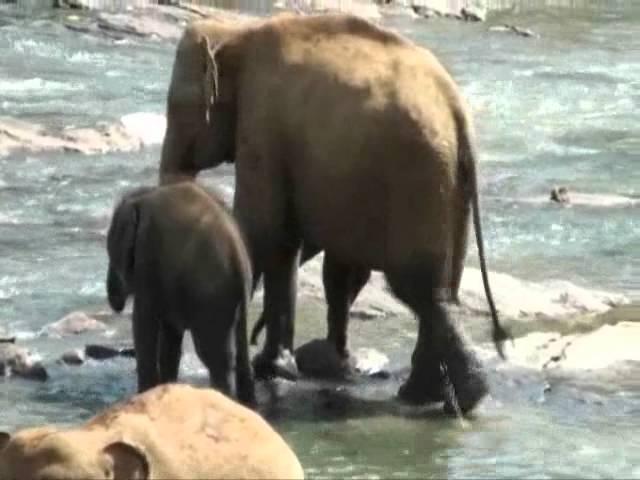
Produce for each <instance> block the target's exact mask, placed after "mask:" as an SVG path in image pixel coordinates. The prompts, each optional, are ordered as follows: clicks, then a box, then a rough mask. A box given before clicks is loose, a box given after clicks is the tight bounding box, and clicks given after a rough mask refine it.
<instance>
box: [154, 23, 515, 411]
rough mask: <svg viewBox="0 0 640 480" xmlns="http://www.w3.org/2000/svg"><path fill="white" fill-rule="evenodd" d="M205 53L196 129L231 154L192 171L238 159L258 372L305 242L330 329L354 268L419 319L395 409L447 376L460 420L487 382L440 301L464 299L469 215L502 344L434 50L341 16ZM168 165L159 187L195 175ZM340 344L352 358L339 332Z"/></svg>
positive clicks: (462, 110) (450, 98)
mask: <svg viewBox="0 0 640 480" xmlns="http://www.w3.org/2000/svg"><path fill="white" fill-rule="evenodd" d="M205 46H206V45H205ZM203 56H205V57H206V56H208V57H209V58H210V61H209V64H208V66H207V68H206V69H205V73H204V80H203V81H204V86H203V88H207V86H208V88H210V89H211V90H212V94H211V95H205V99H206V100H209V99H210V100H211V103H210V104H209V105H208V106H207V105H205V108H203V110H205V111H208V115H207V116H206V118H205V120H206V121H207V122H208V124H209V125H210V131H211V133H210V134H211V136H212V138H213V139H215V140H216V141H218V142H221V144H220V145H218V146H217V147H216V151H217V152H231V154H229V155H226V154H225V155H221V156H218V157H214V156H211V157H209V158H207V159H205V160H208V163H207V164H204V165H203V164H198V165H197V167H198V168H205V167H209V166H215V165H217V164H219V163H221V162H223V161H228V160H229V159H232V160H233V161H235V164H236V189H235V196H234V213H235V214H236V218H237V219H238V221H239V223H240V225H241V226H242V228H243V231H244V233H245V235H246V238H247V241H248V246H249V251H250V252H251V258H252V262H253V269H254V272H256V278H257V276H258V275H259V274H260V273H263V274H264V291H265V294H264V305H265V307H264V308H265V317H266V325H267V337H266V342H265V345H264V348H263V351H262V352H261V353H260V355H259V356H258V357H257V358H256V359H255V361H254V365H255V367H256V373H257V374H258V375H260V376H268V375H271V374H273V372H274V371H277V364H278V361H279V359H280V358H282V357H283V356H285V353H286V351H287V350H291V349H292V346H293V324H294V313H295V298H296V283H297V282H296V281H297V266H298V265H297V259H298V256H299V251H300V248H301V245H302V243H303V242H304V243H308V244H309V245H314V246H316V247H318V248H319V249H322V250H324V251H325V266H324V278H325V287H326V286H327V278H329V279H330V282H328V283H329V286H330V288H326V290H327V291H326V293H327V302H328V306H329V310H330V311H333V312H334V315H335V321H333V323H334V324H335V325H338V328H337V330H339V331H344V329H342V328H340V326H341V325H346V322H347V318H348V309H349V306H350V292H349V288H348V287H349V285H350V284H351V282H350V281H351V279H352V278H354V277H356V276H358V273H361V272H362V271H370V270H380V271H383V272H384V274H385V277H386V279H387V281H388V283H389V286H390V288H391V290H392V291H393V293H394V294H395V295H396V296H397V297H398V298H399V299H400V300H401V301H402V302H404V303H405V304H407V305H408V306H409V307H410V308H411V309H412V310H413V311H414V312H415V314H416V316H417V317H418V326H419V328H418V339H417V343H416V348H415V350H414V352H413V355H412V369H411V374H410V376H409V378H408V379H407V381H406V382H405V383H404V384H403V386H402V387H401V389H400V391H399V396H400V398H401V399H403V400H405V401H407V402H410V403H424V402H426V401H430V400H442V399H443V396H444V395H443V392H444V389H445V383H444V381H445V377H447V376H448V377H449V380H450V381H451V384H452V386H453V390H454V391H455V393H456V397H457V401H458V405H459V407H460V410H461V411H462V412H467V411H469V410H471V409H473V408H474V407H475V406H476V405H477V403H478V402H479V401H480V400H481V399H482V398H483V397H484V395H485V394H486V393H487V390H488V386H487V383H486V379H485V376H484V373H483V372H482V369H481V366H480V363H479V361H478V360H477V358H475V356H474V354H473V352H472V350H470V349H469V348H468V346H467V345H466V344H465V342H464V341H463V339H462V337H461V336H460V335H459V333H458V332H457V331H456V328H455V325H454V323H453V322H452V321H451V319H450V317H449V313H448V311H447V309H446V308H445V305H444V303H445V302H444V300H445V299H446V298H447V297H449V296H451V292H457V289H458V285H457V282H459V279H460V277H461V270H462V269H463V265H464V258H465V255H466V247H467V236H468V228H469V218H470V216H471V211H472V210H473V217H472V218H473V223H474V227H475V233H476V243H477V247H478V251H479V258H480V266H481V270H482V274H483V281H484V286H485V292H486V294H487V300H488V302H489V306H490V309H491V313H492V324H493V339H494V342H495V344H496V347H497V349H498V351H499V352H500V353H502V350H501V345H502V342H503V341H504V340H505V339H506V338H508V334H507V332H506V331H505V330H504V329H503V328H502V326H501V325H500V323H499V320H498V317H497V313H496V310H495V306H494V304H493V300H492V296H491V291H490V287H489V282H488V277H487V268H486V265H485V259H484V248H483V241H482V233H481V223H480V213H479V200H478V186H477V178H476V152H475V148H474V134H473V126H472V123H471V117H470V114H469V113H468V107H467V106H466V103H465V102H464V100H463V99H462V97H461V96H460V94H459V91H458V88H457V86H456V85H455V82H454V81H453V79H452V78H451V77H450V75H449V74H448V72H446V70H445V69H444V67H443V66H442V65H441V64H440V63H439V62H438V60H437V59H436V58H435V57H434V56H433V55H432V54H431V53H430V52H429V51H428V50H426V49H424V48H421V47H418V46H416V45H415V44H413V43H411V42H409V41H408V40H406V39H404V38H402V37H400V36H398V35H395V34H393V33H391V32H389V31H386V30H382V29H380V28H378V27H376V26H374V25H372V24H370V23H369V22H366V21H364V20H362V19H360V18H357V17H353V16H349V15H314V16H308V17H307V16H302V17H289V18H283V19H274V20H271V21H265V22H263V23H262V24H261V25H259V26H257V27H255V28H252V29H247V30H246V31H244V32H241V33H239V34H236V35H234V36H232V37H231V38H229V39H228V40H226V41H224V42H223V43H222V44H221V45H219V46H218V47H217V48H216V49H215V50H214V51H213V52H212V53H211V54H209V53H208V52H205V53H203ZM207 78H210V80H208V81H207V80H206V79H207ZM207 108H208V110H207ZM196 119H197V118H196V117H194V121H195V120H196ZM200 120H202V119H200ZM345 125H348V126H349V128H345ZM229 132H233V134H229ZM163 160H167V161H164V162H163V163H162V165H161V169H162V172H161V176H163V177H168V176H171V175H176V174H177V175H179V174H180V172H184V171H189V169H190V168H192V166H193V159H192V157H190V156H189V155H186V156H184V157H180V158H178V157H176V158H173V159H164V158H163ZM443 291H444V292H443ZM334 336H335V335H334ZM335 342H336V345H337V350H338V351H339V352H340V351H342V352H344V351H346V344H347V342H346V335H344V336H337V337H336V338H335ZM445 372H446V374H445Z"/></svg>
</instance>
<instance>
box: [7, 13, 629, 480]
mask: <svg viewBox="0 0 640 480" xmlns="http://www.w3.org/2000/svg"><path fill="white" fill-rule="evenodd" d="M596 3H597V2H596ZM597 5H600V8H598V9H593V10H588V9H550V8H547V9H525V10H522V11H519V12H509V13H501V14H496V15H494V16H493V17H491V18H490V19H489V23H490V24H501V23H512V24H516V25H518V26H522V27H526V28H531V29H532V30H534V31H535V32H536V33H537V34H539V35H540V37H539V38H523V37H519V36H515V35H512V34H509V33H505V32H490V31H488V30H487V27H488V25H487V24H467V23H458V22H454V21H444V20H442V21H432V22H427V21H424V20H411V19H409V18H407V17H394V18H389V19H386V20H385V23H386V24H388V25H389V26H391V27H393V28H395V29H397V30H399V31H401V32H402V33H404V34H406V35H408V36H410V37H412V38H413V39H415V40H416V41H418V42H420V43H423V44H425V45H428V46H429V47H430V48H431V49H432V50H433V51H434V52H435V53H436V54H437V55H438V56H439V57H440V58H441V59H442V61H443V62H444V63H445V65H446V66H447V67H448V68H449V69H450V70H451V72H452V73H453V75H454V77H455V78H456V80H457V81H458V82H459V83H460V85H461V87H462V89H463V91H464V93H465V95H466V96H467V97H468V99H469V101H470V103H471V105H472V107H473V110H474V115H475V120H476V125H477V130H478V137H479V138H478V143H479V151H480V154H481V166H480V174H481V180H480V183H481V196H482V205H483V221H484V231H485V242H486V245H487V248H488V251H489V254H488V255H489V258H488V261H489V265H490V268H491V269H492V270H495V271H499V272H506V273H509V274H510V275H513V276H515V277H518V278H521V279H527V280H531V281H536V282H539V283H540V284H541V285H544V282H547V281H551V280H567V281H570V282H572V283H574V284H576V285H579V286H582V287H585V288H587V289H602V290H610V291H613V292H618V293H622V294H624V295H626V296H627V297H629V298H632V299H634V298H635V299H637V298H638V292H639V290H640V284H639V283H638V278H640V275H639V274H640V205H639V204H638V202H636V201H635V200H637V199H638V198H639V197H640V167H639V162H640V131H639V129H638V128H639V127H638V126H639V125H640V54H639V53H638V52H640V4H638V3H637V2H636V3H635V4H634V3H633V2H625V3H618V2H610V3H607V4H605V6H602V5H603V4H602V3H597ZM57 15H58V14H55V13H51V12H41V13H38V14H34V13H29V14H27V15H24V14H23V12H21V11H16V10H15V9H12V8H11V7H6V8H4V9H3V10H0V59H1V60H0V116H2V117H13V118H18V119H21V120H23V121H27V122H33V123H38V124H41V125H44V126H46V127H48V128H62V127H67V126H76V127H81V126H89V127H93V126H95V125H96V124H97V123H98V122H101V121H110V122H116V121H118V120H119V119H120V118H121V117H122V116H124V115H126V114H130V113H135V112H151V113H157V114H163V113H164V109H165V99H166V97H165V95H166V89H167V85H168V80H169V75H170V70H171V65H172V62H173V55H174V49H175V44H174V43H171V42H168V41H160V40H153V39H144V38H135V37H131V38H127V39H126V40H123V41H118V42H114V41H113V40H111V39H108V38H102V37H97V36H90V35H81V34H78V33H77V32H72V31H69V30H67V29H65V28H64V27H63V26H62V25H61V23H60V21H59V19H58V18H57ZM147 127H148V128H152V126H151V125H143V128H147ZM158 160H159V145H157V144H156V145H154V146H150V147H148V148H146V149H144V150H142V151H140V152H136V153H113V152H112V153H106V154H101V155H89V156H83V155H79V154H73V153H37V154H31V153H13V154H11V155H8V156H5V157H0V326H1V327H3V329H4V330H7V331H10V332H13V333H17V334H18V336H19V339H20V341H21V342H22V343H23V344H25V345H27V346H28V347H29V348H31V349H33V350H34V351H36V352H38V353H39V354H40V355H41V356H42V357H43V358H45V359H55V358H56V356H57V355H59V354H60V353H61V352H63V351H65V350H67V349H68V348H70V347H72V346H78V345H81V344H83V343H86V342H88V341H90V340H95V339H99V338H100V336H99V335H97V334H95V335H94V336H93V337H92V336H91V335H88V336H85V337H83V338H82V340H78V339H77V338H71V339H68V338H67V339H56V338H51V337H47V336H41V335H37V332H39V331H40V329H41V328H42V327H43V326H45V325H46V324H48V323H50V322H52V321H54V320H57V319H59V318H60V317H62V316H63V315H65V314H66V313H68V312H70V311H73V310H84V311H89V312H98V311H105V310H106V309H107V307H106V302H105V291H104V278H105V268H106V252H105V248H104V243H105V240H104V231H105V228H106V227H107V224H108V220H109V215H110V211H111V208H112V206H113V203H114V201H115V199H116V197H117V196H118V194H119V193H120V192H121V191H123V190H125V189H127V188H130V187H133V186H136V185H138V184H141V183H146V184H152V183H154V182H155V181H156V175H157V165H158ZM207 180H208V181H209V182H212V183H213V182H215V183H218V184H222V185H224V186H226V187H228V188H227V191H229V190H230V189H231V188H232V186H233V172H232V170H231V169H228V168H222V169H221V170H219V171H218V172H214V173H211V174H208V175H207ZM556 184H558V185H566V186H568V187H569V189H570V190H571V191H575V192H579V193H581V194H583V195H582V197H580V198H582V200H583V201H582V202H578V201H576V202H574V205H572V206H571V207H568V208H563V207H560V206H557V205H553V204H551V203H549V202H548V201H547V197H548V194H549V190H550V189H551V187H552V186H554V185H556ZM474 257H475V256H474V255H470V258H469V264H470V265H474V264H475V263H476V259H475V258H474ZM629 311H630V312H631V313H630V314H629V318H628V319H629V320H639V319H640V318H639V317H640V315H639V314H638V309H637V308H631V309H629ZM254 315H255V311H254ZM322 315H323V311H322V309H321V308H320V307H318V306H317V305H315V304H309V305H301V307H300V312H299V316H300V317H301V319H300V323H301V325H302V326H301V329H300V330H301V334H300V336H301V338H304V336H305V335H306V336H307V337H310V336H313V335H317V334H320V333H321V332H322V328H323V320H322ZM111 321H112V322H115V323H118V322H119V324H124V325H126V323H127V322H128V320H127V319H126V318H121V317H120V318H116V319H111ZM482 321H484V320H482ZM354 323H355V322H354ZM123 330H125V331H126V329H123ZM415 330H416V328H415V324H414V322H413V321H412V319H410V318H398V319H395V320H394V321H390V320H388V321H376V322H361V323H359V324H357V325H354V327H353V332H354V333H353V338H354V340H353V342H354V344H355V345H356V346H359V345H367V346H371V345H373V346H376V347H377V348H379V349H380V350H382V351H384V352H385V353H387V354H388V355H389V356H390V357H391V360H392V368H393V369H395V370H394V371H402V369H403V368H405V367H406V365H407V364H408V361H409V360H408V357H409V352H410V351H411V348H412V345H413V342H414V338H415ZM103 341H104V338H103ZM48 362H49V363H48V366H49V369H50V373H51V378H50V380H49V381H48V382H46V383H43V384H34V383H29V382H26V381H20V380H17V379H6V380H0V428H8V429H14V428H17V427H23V426H28V425H34V424H37V423H42V422H50V423H60V424H69V423H73V422H78V421H80V420H82V419H85V418H88V417H89V416H91V415H92V414H94V413H95V412H96V411H97V410H98V409H99V408H102V407H104V406H106V405H108V404H110V403H111V402H113V401H115V400H118V399H121V398H123V397H124V396H126V395H128V394H130V393H132V392H133V390H134V374H133V368H134V363H133V362H132V361H131V360H127V359H119V360H114V361H108V362H104V363H101V364H98V363H91V362H90V363H89V364H87V365H84V366H82V367H65V366H61V365H57V364H55V362H53V361H52V360H48ZM487 364H488V368H489V370H490V372H491V383H492V386H493V391H492V396H491V397H490V398H489V399H488V400H487V401H486V402H485V403H484V404H483V405H482V406H481V408H480V409H479V411H478V414H477V415H476V418H474V419H472V420H471V421H470V422H466V423H465V426H461V424H460V423H459V422H457V421H454V420H452V419H449V418H444V417H443V416H441V415H440V414H439V412H438V411H435V410H431V409H426V410H419V411H417V410H415V409H408V408H404V407H402V406H400V405H398V404H396V403H395V402H394V401H393V400H392V399H391V397H392V395H393V394H394V393H395V391H396V389H397V386H398V381H397V379H395V377H394V378H392V379H391V380H389V381H386V382H372V383H369V384H362V385H357V386H351V387H346V388H344V389H337V390H336V389H335V386H331V385H328V386H326V388H324V389H321V390H320V391H318V388H319V387H318V385H317V384H306V383H304V382H302V388H290V387H287V386H286V385H281V386H280V387H281V388H283V389H284V390H285V392H284V396H285V400H283V401H281V402H280V403H275V404H273V405H268V406H267V407H265V414H266V415H268V416H269V418H270V419H272V421H273V422H274V423H275V425H276V426H277V428H278V429H279V430H280V431H282V432H283V434H284V435H285V436H286V438H287V439H288V440H289V441H290V442H291V444H292V446H293V448H294V449H295V451H296V452H297V454H298V455H299V457H300V459H301V461H302V463H303V465H304V466H305V469H306V471H307V474H308V475H309V476H310V477H340V478H345V477H353V478H355V477H359V478H363V477H367V478H415V477H426V478H433V477H437V478H442V477H474V478H481V477H482V478H496V477H509V478H513V477H519V478H524V477H535V478H545V477H553V478H559V477H576V476H578V477H581V478H586V477H626V478H629V477H634V478H640V435H638V432H640V374H639V372H640V369H639V368H638V365H637V364H635V365H633V364H631V366H630V367H629V368H627V369H626V370H624V371H623V373H621V374H617V375H615V376H614V375H612V376H611V377H607V376H606V375H604V376H603V375H599V376H598V377H597V379H596V378H595V377H593V378H591V377H590V376H589V374H588V372H587V373H586V374H583V375H582V376H578V377H576V378H569V379H567V380H566V381H562V382H560V381H558V382H555V383H553V385H548V384H547V382H548V381H549V380H548V379H547V378H545V377H544V375H543V374H542V373H540V372H539V371H536V370H533V369H526V368H522V369H518V368H516V367H515V366H509V365H506V366H505V365H503V364H500V363H499V362H497V361H496V360H495V358H494V357H491V356H488V357H487ZM183 373H184V380H185V381H190V382H194V383H199V384H203V383H204V382H205V374H204V371H203V369H202V367H201V366H200V365H199V364H198V362H197V361H196V360H195V357H193V356H192V355H189V356H187V358H186V359H185V362H184V365H183ZM550 387H552V388H550ZM261 388H262V387H261ZM287 388H289V390H288V391H287ZM263 390H264V389H263ZM262 395H263V396H264V395H265V392H264V391H263V392H262ZM256 448H259V447H256Z"/></svg>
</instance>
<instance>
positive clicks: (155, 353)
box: [107, 182, 255, 404]
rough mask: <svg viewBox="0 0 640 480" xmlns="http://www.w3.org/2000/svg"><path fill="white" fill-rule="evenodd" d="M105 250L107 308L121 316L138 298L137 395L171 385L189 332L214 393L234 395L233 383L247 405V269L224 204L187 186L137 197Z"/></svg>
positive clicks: (127, 202) (250, 388)
mask: <svg viewBox="0 0 640 480" xmlns="http://www.w3.org/2000/svg"><path fill="white" fill-rule="evenodd" d="M107 250H108V253H109V272H108V275H107V293H108V297H109V304H110V305H111V307H112V308H113V310H115V311H116V312H120V311H122V309H123V308H124V305H125V301H126V299H127V297H128V296H129V295H133V296H134V307H133V339H134V344H135V349H136V359H137V373H138V391H140V392H142V391H144V390H147V389H149V388H151V387H154V386H156V385H158V384H159V383H167V382H174V381H176V379H177V377H178V370H179V364H180V357H181V352H182V338H183V335H184V331H185V330H186V329H190V330H191V334H192V337H193V343H194V345H195V348H196V352H197V354H198V356H199V357H200V359H201V360H202V362H203V363H204V364H205V365H206V367H207V368H208V369H209V375H210V379H211V385H212V386H214V387H216V388H218V389H219V390H221V391H222V392H223V393H225V394H230V393H231V392H232V391H233V390H234V387H233V386H234V384H235V393H236V395H237V397H238V399H239V400H240V401H242V402H244V403H247V404H253V403H254V402H255V394H254V384H253V376H252V371H251V365H250V362H249V353H248V342H247V304H248V302H249V298H250V292H251V284H252V273H251V263H250V260H249V257H248V254H247V250H246V247H245V244H244V242H243V239H242V236H241V233H240V231H239V229H238V227H237V225H236V223H235V221H234V219H233V217H232V215H231V213H230V212H229V211H228V210H227V208H226V206H225V205H224V203H223V201H222V199H221V198H219V197H217V196H215V195H213V194H212V193H209V192H207V191H205V190H204V189H202V188H201V187H199V186H198V185H196V184H195V183H193V182H183V183H176V184H172V185H167V186H162V187H143V188H139V189H137V190H134V191H132V192H130V193H128V194H126V195H125V196H124V197H123V198H122V199H121V201H120V203H119V204H118V205H117V206H116V208H115V211H114V213H113V218H112V220H111V225H110V227H109V232H108V236H107ZM234 370H235V377H234V375H233V373H234Z"/></svg>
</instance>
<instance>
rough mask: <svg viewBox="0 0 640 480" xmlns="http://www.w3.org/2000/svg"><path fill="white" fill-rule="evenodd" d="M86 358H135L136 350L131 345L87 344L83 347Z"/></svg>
mask: <svg viewBox="0 0 640 480" xmlns="http://www.w3.org/2000/svg"><path fill="white" fill-rule="evenodd" d="M84 354H85V355H86V356H87V358H92V359H94V360H108V359H110V358H114V357H129V358H132V357H133V358H135V356H136V351H135V349H134V348H132V347H112V346H107V345H87V346H86V347H84Z"/></svg>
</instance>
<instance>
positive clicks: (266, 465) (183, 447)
mask: <svg viewBox="0 0 640 480" xmlns="http://www.w3.org/2000/svg"><path fill="white" fill-rule="evenodd" d="M0 478H2V479H7V480H9V479H33V480H45V479H46V480H66V479H87V480H90V479H91V480H93V479H115V480H132V479H168V478H172V479H196V478H201V479H210V478H220V479H222V478H226V479H274V478H283V479H298V478H300V479H301V478H304V473H303V470H302V467H301V466H300V463H299V461H298V459H297V458H296V455H295V454H294V453H293V451H292V450H291V448H289V446H288V445H287V443H286V442H285V441H284V440H283V439H282V437H281V436H280V435H279V434H278V433H277V432H276V431H275V430H274V429H273V428H272V427H271V426H269V424H267V422H266V421H265V420H263V419H262V417H260V416H259V415H258V414H257V413H255V412H253V411H251V410H249V409H247V408H245V407H243V406H242V405H240V404H238V403H236V402H234V401H233V400H231V399H229V398H227V397H225V396H224V395H222V394H220V393H218V392H216V391H214V390H211V389H199V388H193V387H190V386H187V385H164V386H160V387H156V388H154V389H152V390H149V391H147V392H145V393H144V394H140V395H137V396H134V397H133V398H131V399H129V400H127V401H124V402H122V403H119V404H116V405H114V406H112V407H110V408H108V409H107V410H105V411H104V412H102V413H100V414H98V415H96V416H95V417H94V418H92V419H91V420H89V421H88V422H87V423H85V424H84V425H80V426H78V427H72V428H69V429H58V428H55V427H39V428H30V429H26V430H22V431H19V432H17V433H15V434H13V435H10V434H8V433H4V432H0Z"/></svg>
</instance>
